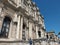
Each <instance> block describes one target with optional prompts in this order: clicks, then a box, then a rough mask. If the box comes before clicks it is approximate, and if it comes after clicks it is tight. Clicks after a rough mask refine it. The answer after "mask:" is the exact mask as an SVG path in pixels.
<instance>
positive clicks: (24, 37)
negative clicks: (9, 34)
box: [22, 23, 26, 40]
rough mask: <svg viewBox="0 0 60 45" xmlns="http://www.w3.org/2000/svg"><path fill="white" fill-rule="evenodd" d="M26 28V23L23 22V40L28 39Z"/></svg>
mask: <svg viewBox="0 0 60 45" xmlns="http://www.w3.org/2000/svg"><path fill="white" fill-rule="evenodd" d="M25 28H26V25H25V23H23V30H22V39H23V40H26V35H25V31H26V30H25Z"/></svg>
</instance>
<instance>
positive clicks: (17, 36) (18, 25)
mask: <svg viewBox="0 0 60 45" xmlns="http://www.w3.org/2000/svg"><path fill="white" fill-rule="evenodd" d="M19 28H20V16H18V24H17V34H16V38H17V39H19Z"/></svg>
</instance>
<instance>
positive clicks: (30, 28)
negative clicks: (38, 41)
mask: <svg viewBox="0 0 60 45" xmlns="http://www.w3.org/2000/svg"><path fill="white" fill-rule="evenodd" d="M29 38H31V39H32V23H31V22H29Z"/></svg>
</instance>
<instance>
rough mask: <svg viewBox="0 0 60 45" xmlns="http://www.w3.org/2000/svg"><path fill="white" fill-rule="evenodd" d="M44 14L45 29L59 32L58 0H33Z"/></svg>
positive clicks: (59, 14) (59, 7)
mask: <svg viewBox="0 0 60 45" xmlns="http://www.w3.org/2000/svg"><path fill="white" fill-rule="evenodd" d="M33 1H34V2H35V3H36V5H37V6H38V7H39V8H40V12H41V14H42V15H43V16H44V20H45V27H46V30H47V31H51V30H54V31H55V33H56V34H58V32H60V0H33Z"/></svg>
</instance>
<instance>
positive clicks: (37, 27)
mask: <svg viewBox="0 0 60 45" xmlns="http://www.w3.org/2000/svg"><path fill="white" fill-rule="evenodd" d="M36 38H39V36H38V26H37V25H36Z"/></svg>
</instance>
